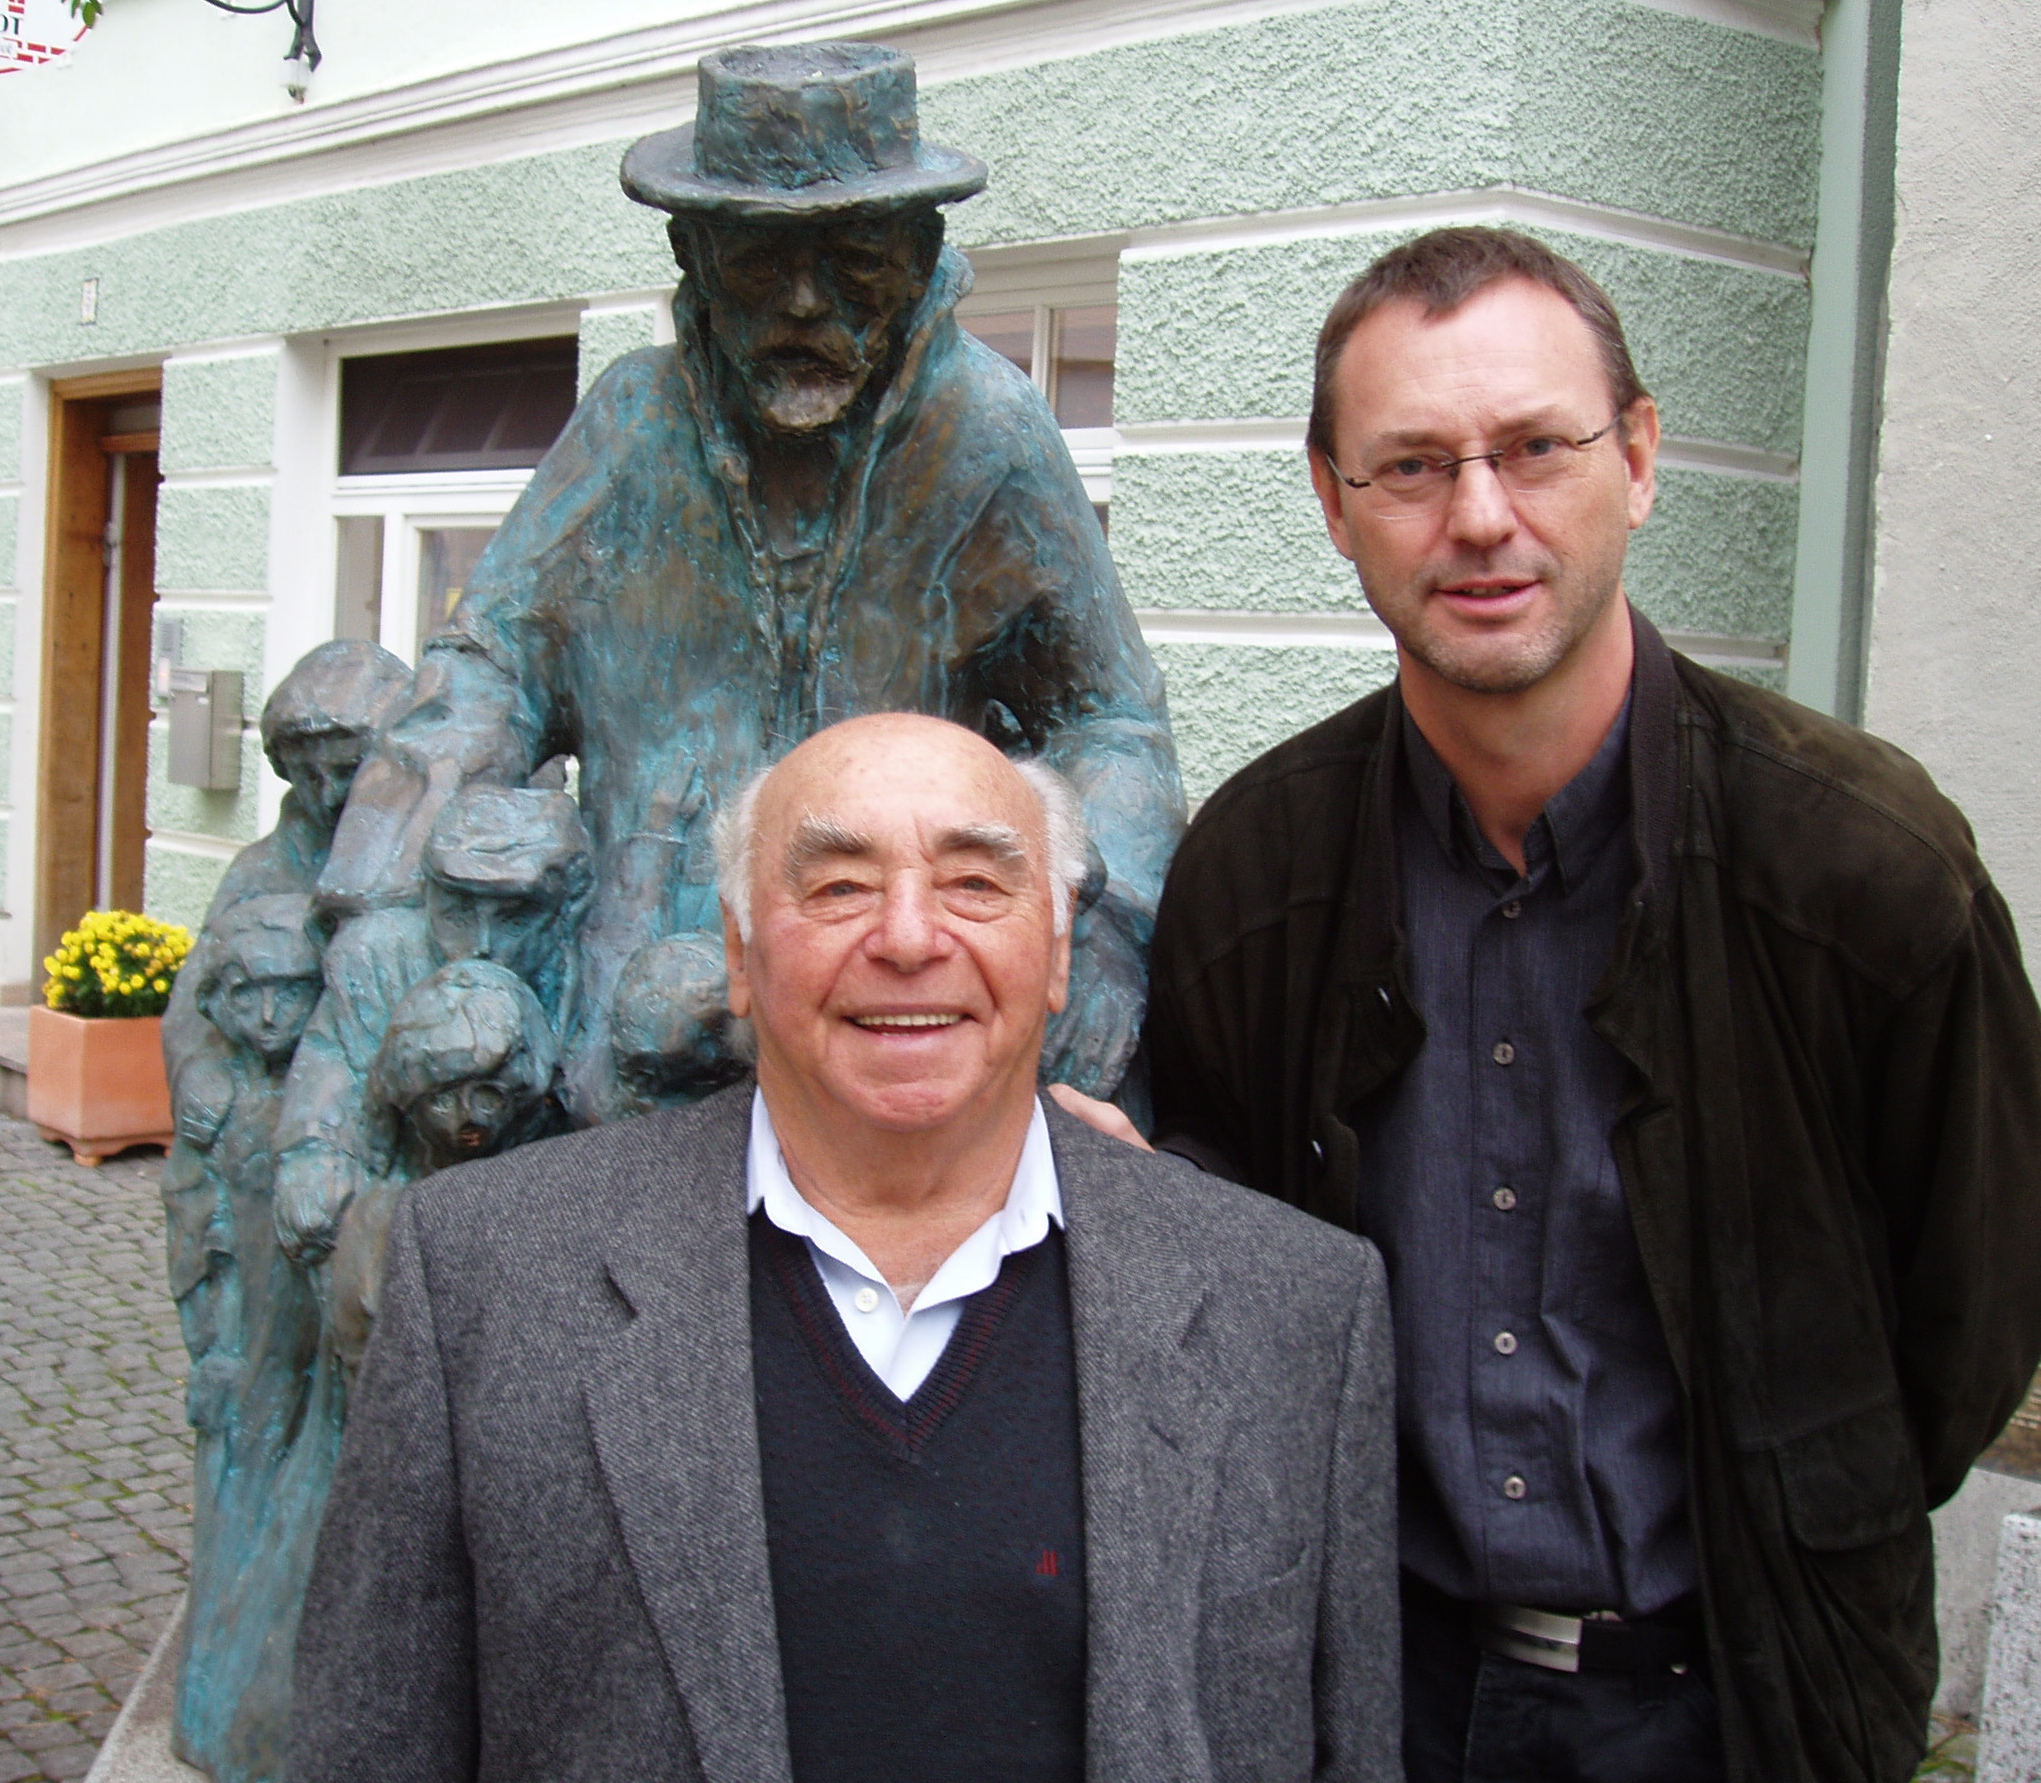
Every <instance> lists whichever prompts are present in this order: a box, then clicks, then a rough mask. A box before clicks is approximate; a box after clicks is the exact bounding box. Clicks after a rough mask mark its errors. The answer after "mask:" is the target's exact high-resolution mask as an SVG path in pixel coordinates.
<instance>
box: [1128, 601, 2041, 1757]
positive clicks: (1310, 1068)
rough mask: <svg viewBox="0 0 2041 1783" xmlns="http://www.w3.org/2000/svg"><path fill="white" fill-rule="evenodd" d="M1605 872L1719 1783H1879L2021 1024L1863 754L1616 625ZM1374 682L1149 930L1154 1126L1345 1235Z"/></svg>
mask: <svg viewBox="0 0 2041 1783" xmlns="http://www.w3.org/2000/svg"><path fill="white" fill-rule="evenodd" d="M1637 646H1638V648H1637V669H1636V679H1635V687H1634V695H1633V700H1634V704H1633V707H1632V727H1631V751H1630V753H1631V776H1632V794H1633V816H1632V835H1633V840H1634V845H1635V852H1636V866H1637V881H1636V889H1635V893H1634V895H1633V896H1632V897H1631V899H1630V900H1629V902H1628V905H1627V907H1626V910H1625V914H1624V918H1623V922H1622V927H1621V931H1620V934H1619V936H1618V939H1617V943H1616V947H1615V952H1614V954H1613V956H1612V957H1611V959H1610V961H1609V965H1608V969H1607V971H1606V973H1605V974H1604V976H1603V978H1602V981H1601V984H1600V986H1599V987H1598V989H1597V991H1596V993H1595V996H1594V999H1593V1001H1592V1002H1591V1003H1590V1005H1589V1009H1588V1018H1589V1021H1590V1023H1591V1024H1592V1025H1593V1027H1594V1029H1595V1031H1596V1032H1597V1033H1599V1034H1601V1035H1602V1036H1603V1038H1605V1039H1606V1040H1608V1041H1609V1042H1610V1044H1612V1045H1613V1046H1614V1047H1615V1048H1616V1049H1617V1050H1618V1051H1619V1052H1620V1053H1621V1054H1622V1055H1623V1056H1624V1058H1626V1059H1627V1060H1628V1061H1629V1062H1630V1064H1631V1065H1632V1066H1633V1067H1634V1078H1633V1083H1632V1088H1631V1091H1630V1094H1629V1096H1628V1098H1627V1101H1626V1103H1625V1107H1624V1111H1623V1113H1622V1115H1621V1116H1620V1118H1619V1119H1618V1121H1617V1124H1616V1127H1615V1130H1614V1134H1613V1145H1614V1150H1615V1156H1616V1160H1617V1165H1618V1168H1619V1169H1620V1171H1621V1175H1622V1180H1623V1185H1624V1191H1625V1193H1626V1195H1627V1197H1628V1200H1629V1205H1630V1214H1631V1220H1632V1223H1633V1225H1634V1227H1635V1230H1636V1233H1637V1241H1638V1245H1639V1247H1640V1248H1641V1250H1642V1252H1643V1256H1644V1264H1645V1269H1646V1273H1647V1275H1648V1277H1649V1279H1650V1283H1651V1291H1652V1295H1653V1298H1654V1300H1655V1301H1656V1303H1657V1308H1658V1312H1659V1316H1660V1318H1661V1320H1662V1321H1663V1324H1664V1327H1665V1332H1666V1337H1667V1340H1668V1342H1669V1344H1670V1346H1671V1349H1672V1354H1673V1358H1674V1362H1675V1364H1676V1366H1677V1368H1678V1370H1679V1375H1680V1381H1681V1390H1682V1395H1683V1399H1684V1404H1685V1412H1686V1420H1687V1432H1688V1452H1689V1468H1690V1475H1691V1489H1692V1506H1693V1518H1694V1533H1695V1537H1696V1541H1697V1544H1698V1547H1699V1551H1700V1556H1701V1567H1702V1574H1703V1595H1704V1597H1705V1600H1706V1605H1707V1611H1708V1630H1709V1640H1710V1646H1711V1650H1712V1653H1713V1657H1714V1675H1715V1682H1716V1689H1717V1693H1718V1695H1719V1696H1720V1699H1721V1703H1722V1713H1723V1722H1724V1734H1725V1739H1726V1743H1727V1749H1728V1752H1729V1754H1730V1767H1729V1769H1730V1776H1731V1777H1732V1778H1734V1779H1736V1780H1737V1783H1814V1780H1816V1779H1818V1780H1819V1783H1903V1780H1904V1779H1905V1778H1907V1777H1908V1776H1910V1774H1911V1772H1912V1769H1913V1766H1914V1764H1915V1762H1916V1761H1917V1759H1918V1756H1919V1754H1920V1751H1921V1748H1922V1744H1923V1736H1924V1730H1925V1727H1926V1722H1927V1711H1928V1703H1929V1699H1930V1697H1931V1696H1932V1694H1933V1689H1934V1680H1935V1672H1936V1646H1935V1623H1934V1565H1933V1553H1932V1543H1931V1539H1930V1535H1929V1525H1928V1517H1927V1512H1928V1508H1929V1506H1931V1505H1934V1504H1937V1503H1939V1502H1941V1501H1942V1500H1943V1499H1945V1498H1947V1497H1948V1496H1949V1495H1950V1494H1951V1493H1952V1492H1954V1491H1955V1490H1956V1488H1957V1486H1958V1485H1959V1484H1960V1483H1961V1482H1962V1479H1963V1476H1964V1473H1965V1471H1966V1469H1967V1468H1968V1467H1969V1465H1970V1463H1971V1461H1972V1459H1973V1458H1974V1457H1975V1456H1976V1455H1977V1454H1978V1452H1979V1451H1980V1450H1982V1449H1983V1448H1984V1446H1985V1445H1986V1444H1987V1443H1988V1442H1989V1441H1990V1440H1991V1439H1992V1437H1993V1436H1994V1435H1995V1434H1996V1433H1997V1431H1998V1429H1999V1427H2000V1426H2001V1425H2002V1424H2003V1423H2004V1422H2005V1420H2006V1418H2007V1417H2008V1416H2009V1415H2010V1413H2011V1412H2012V1410H2013V1408H2014V1407H2015V1405H2016V1404H2017V1403H2018V1401H2019V1398H2020V1395H2021V1393H2022V1392H2023V1391H2024V1390H2025V1388H2026V1386H2027V1383H2028V1381H2029V1379H2030V1378H2031V1377H2032V1375H2033V1373H2034V1368H2035V1363H2036V1359H2037V1356H2041V1012H2037V1010H2036V1007H2035V1002H2034V995H2033V992H2032V990H2031V989H2030V987H2029V985H2028V981H2027V976H2026V973H2025V971H2024V969H2023V968H2022V966H2021V963H2020V950H2019V943H2018V941H2017V939H2016V938H2015V936H2014V933H2013V925H2012V921H2011V918H2010V916H2009V915H2008V913H2007V910H2006V907H2005V904H2004V902H2003V900H2001V898H2000V897H1999V895H1998V893H1997V892H1996V891H1995V890H1994V889H1993V887H1992V885H1991V882H1990V881H1989V879H1988V878H1987V877H1986V875H1985V871H1984V868H1983V866H1982V865H1981V863H1980V862H1979V860H1978V858H1977V852H1976V848H1975V846H1974V843H1973V841H1972V838H1971V834H1970V829H1969V826H1968V825H1967V824H1966V823H1965V822H1964V819H1963V816H1962V814H1961V813H1960V812H1959V811H1957V810H1956V808H1955V807H1954V806H1953V805H1951V804H1950V803H1949V801H1948V800H1947V799H1945V798H1943V797H1942V796H1941V794H1939V793H1938V792H1937V791H1936V790H1935V788H1934V786H1933V785H1932V784H1931V783H1930V781H1929V779H1928V777H1927V775H1926V774H1925V773H1924V772H1923V771H1922V770H1921V768H1920V767H1919V766H1918V764H1916V763H1915V762H1913V761H1912V760H1910V759H1909V758H1908V757H1906V756H1904V755H1902V754H1901V753H1900V752H1899V751H1898V750H1896V749H1894V748H1892V747H1890V746H1889V745H1887V744H1884V743H1881V742H1879V741H1877V740H1876V739H1875V738H1872V737H1867V736H1865V735H1863V734H1862V733H1861V732H1858V731H1855V730H1852V729H1850V728H1849V727H1847V726H1845V725H1842V724H1839V723H1836V722H1835V721H1833V720H1831V719H1828V718H1824V717H1821V716H1820V715H1819V714H1817V713H1814V712H1810V711H1807V710H1805V709H1804V708H1802V707H1799V706H1796V705H1794V704H1792V703H1791V702H1790V701H1788V700H1785V699H1782V698H1781V697H1779V696H1778V695H1776V694H1772V693H1767V692H1763V691H1761V690H1759V689H1756V688H1752V687H1748V686H1745V685H1742V684H1741V683H1738V682H1735V681H1731V680H1728V679H1726V678H1725V677H1723V676H1720V675H1716V674H1712V673H1710V672H1709V671H1708V670H1706V669H1702V668H1699V667H1697V666H1696V665H1694V664H1693V663H1690V662H1688V661H1686V660H1684V659H1683V658H1680V657H1677V656H1675V655H1674V654H1673V653H1672V652H1671V651H1669V650H1668V649H1667V648H1666V646H1665V644H1664V643H1663V641H1662V640H1661V639H1660V638H1659V636H1658V634H1657V633H1656V632H1655V631H1653V630H1652V629H1651V627H1650V626H1649V625H1648V624H1646V623H1645V622H1643V621H1642V620H1641V619H1640V620H1639V621H1638V622H1637ZM1398 703H1399V702H1398V695H1397V692H1396V690H1395V689H1394V688H1391V689H1388V690H1387V691H1385V692H1383V693H1379V694H1375V695H1372V696H1371V697H1369V698H1367V699H1365V700H1362V701H1361V702H1360V703H1359V704H1358V705H1355V706H1352V707H1349V708H1348V709H1347V710H1346V711H1344V712H1342V713H1339V714H1338V715H1337V716H1335V717H1333V718H1329V719H1327V720H1326V721H1325V722H1324V723H1323V724H1320V725H1318V726H1316V727H1314V728H1313V729H1311V730H1308V731H1306V732H1304V733H1303V734H1302V735H1301V736H1298V737H1294V738H1292V739H1291V740H1290V741H1289V742H1287V743H1285V744H1283V745H1281V746H1280V747H1279V748H1277V749H1274V750H1272V751H1270V753H1269V754H1267V755H1265V756H1264V757H1262V759H1261V760H1259V761H1257V762H1255V763H1254V764H1252V765H1251V766H1250V767H1248V768H1246V769H1244V770H1243V771H1242V772H1241V773H1239V774H1237V775H1235V776H1234V778H1233V779H1232V780H1230V781H1228V782H1227V783H1226V785H1225V786H1223V787H1221V788H1220V790H1219V791H1218V792H1217V793H1215V794H1214V795H1213V797H1212V798H1211V800H1210V801H1209V802H1208V803H1207V804H1206V806H1205V808H1204V810H1203V811H1202V813H1200V815H1199V817H1198V820H1197V822H1196V823H1195V824H1194V825H1193V826H1192V828H1191V831H1190V833H1189V835H1188V836H1187V837H1186V839H1185V841H1184V843H1183V846H1182V848H1181V850H1180V851H1179V852H1178V854H1177V856H1176V860H1175V864H1174V865H1173V867H1172V868H1171V870H1170V875H1169V880H1168V885H1167V888H1166V890H1165V892H1164V895H1163V901H1162V908H1161V913H1160V917H1159V921H1158V925H1157V928H1156V935H1155V953H1154V966H1153V986H1152V992H1151V998H1152V1000H1151V1003H1150V1013H1149V1021H1148V1045H1149V1048H1150V1055H1151V1058H1152V1061H1153V1065H1154V1072H1155V1104H1156V1115H1157V1131H1158V1134H1159V1135H1160V1136H1161V1137H1162V1138H1163V1139H1164V1140H1165V1141H1173V1142H1175V1143H1176V1144H1177V1147H1178V1149H1181V1150H1183V1151H1185V1152H1188V1153H1192V1154H1195V1155H1199V1156H1200V1157H1201V1159H1202V1160H1203V1161H1205V1162H1207V1163H1208V1164H1209V1165H1210V1166H1211V1167H1213V1168H1217V1169H1219V1170H1222V1171H1224V1172H1225V1173H1226V1174H1229V1175H1232V1176H1235V1177H1238V1178H1239V1179H1240V1180H1242V1181H1244V1182H1247V1183H1250V1184H1252V1185H1254V1186H1255V1187H1257V1188H1260V1189H1263V1190H1266V1191H1267V1192H1268V1193H1270V1194H1272V1195H1276V1196H1278V1197H1280V1198H1281V1199H1283V1200H1285V1201H1289V1202H1292V1203H1294V1204H1295V1205H1297V1206H1299V1207H1302V1208H1305V1209H1307V1210H1308V1211H1310V1212H1312V1213H1315V1214H1318V1215H1320V1216H1321V1217H1322V1218H1324V1219H1327V1220H1330V1221H1331V1222H1332V1223H1334V1224H1335V1225H1340V1226H1347V1227H1352V1226H1354V1225H1355V1223H1356V1216H1355V1208H1356V1205H1357V1197H1356V1190H1357V1182H1356V1174H1357V1170H1358V1155H1359V1154H1358V1148H1357V1146H1356V1143H1355V1139H1354V1133H1353V1128H1352V1125H1351V1122H1352V1120H1353V1118H1354V1115H1355V1113H1356V1111H1357V1110H1359V1109H1360V1108H1361V1107H1362V1106H1363V1105H1364V1104H1365V1103H1366V1101H1367V1099H1368V1098H1369V1097H1371V1096H1374V1095H1379V1094H1382V1093H1383V1092H1384V1091H1385V1089H1386V1087H1387V1086H1388V1085H1390V1084H1391V1083H1392V1082H1393V1081H1394V1080H1395V1078H1396V1077H1397V1075H1398V1073H1400V1072H1401V1071H1402V1070H1403V1068H1404V1067H1405V1066H1406V1065H1407V1064H1408V1063H1409V1062H1410V1060H1411V1059H1412V1058H1413V1057H1414V1056H1415V1054H1416V1052H1417V1050H1418V1048H1419V1046H1420V1044H1421V1043H1422V1041H1423V1038H1424V1031H1423V1028H1422V1026H1421V1025H1420V1023H1419V1021H1418V1018H1417V1016H1416V1014H1415V1012H1414V1011H1413V1009H1412V1007H1411V1004H1410V999H1409V996H1408V994H1407V990H1406V979H1405V966H1404V947H1403V939H1402V935H1401V932H1400V919H1399V914H1398V898H1397V869H1396V859H1395V852H1394V837H1395V826H1394V824H1393V823H1392V821H1391V804H1390V794H1391V791H1392V788H1393V787H1394V785H1395V776H1396V772H1397V765H1396V754H1397V748H1396V739H1397V735H1398Z"/></svg>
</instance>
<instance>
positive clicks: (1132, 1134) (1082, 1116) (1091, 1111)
mask: <svg viewBox="0 0 2041 1783" xmlns="http://www.w3.org/2000/svg"><path fill="white" fill-rule="evenodd" d="M1049 1094H1050V1095H1051V1096H1053V1097H1055V1099H1056V1105H1057V1106H1058V1107H1059V1108H1061V1109H1062V1110H1063V1112H1064V1113H1065V1114H1074V1115H1075V1116H1076V1117H1077V1118H1078V1119H1079V1120H1081V1121H1082V1122H1083V1123H1084V1124H1085V1125H1086V1126H1087V1127H1095V1128H1097V1129H1098V1131H1099V1132H1101V1133H1103V1134H1104V1135H1105V1136H1106V1137H1107V1138H1108V1139H1119V1140H1124V1141H1125V1142H1126V1143H1127V1144H1128V1145H1134V1146H1139V1147H1140V1148H1141V1150H1143V1151H1144V1152H1152V1151H1153V1150H1154V1149H1155V1147H1154V1146H1152V1145H1150V1144H1149V1143H1148V1141H1147V1140H1145V1139H1143V1138H1142V1137H1141V1129H1140V1128H1139V1127H1137V1126H1135V1125H1134V1123H1133V1122H1132V1121H1130V1120H1129V1119H1128V1118H1127V1115H1126V1111H1125V1110H1124V1109H1122V1108H1120V1107H1119V1106H1118V1104H1116V1103H1112V1102H1101V1101H1099V1100H1098V1098H1097V1097H1095V1096H1087V1095H1086V1094H1085V1093H1084V1092H1083V1091H1082V1090H1073V1089H1072V1088H1071V1087H1070V1086H1069V1085H1068V1084H1067V1083H1052V1084H1051V1085H1050V1086H1049Z"/></svg>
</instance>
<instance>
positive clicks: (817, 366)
mask: <svg viewBox="0 0 2041 1783" xmlns="http://www.w3.org/2000/svg"><path fill="white" fill-rule="evenodd" d="M752 359H753V362H754V363H756V364H760V365H780V366H786V367H788V368H789V369H804V368H812V369H814V370H818V371H823V372H829V373H833V374H835V375H836V376H838V377H853V376H855V375H856V374H857V373H858V372H860V371H863V370H865V369H866V368H867V366H868V364H869V358H868V356H867V354H866V352H865V347H864V343H863V342H861V341H860V340H859V339H858V337H857V336H856V335H854V334H853V333H851V331H850V330H849V329H847V328H840V327H826V328H820V329H816V330H814V331H813V332H809V331H806V330H803V331H801V332H799V333H795V332H793V331H791V330H775V331H774V332H773V333H772V334H769V335H767V336H766V337H765V339H764V340H762V341H760V342H759V343H758V345H757V347H756V348H755V349H754V350H753V353H752Z"/></svg>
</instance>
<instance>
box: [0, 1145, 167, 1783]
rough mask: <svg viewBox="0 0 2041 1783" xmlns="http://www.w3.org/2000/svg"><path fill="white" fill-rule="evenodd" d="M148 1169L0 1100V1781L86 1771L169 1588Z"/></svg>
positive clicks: (157, 1263) (158, 1299)
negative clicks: (72, 1150) (87, 1160)
mask: <svg viewBox="0 0 2041 1783" xmlns="http://www.w3.org/2000/svg"><path fill="white" fill-rule="evenodd" d="M161 1168H162V1160H161V1158H160V1157H159V1156H157V1154H155V1153H154V1152H139V1151H138V1152H135V1153H132V1154H130V1155H129V1156H126V1157H122V1158H118V1159H115V1160H112V1161H111V1162H109V1163H106V1164H104V1165H102V1166H100V1167H99V1168H98V1169H97V1170H88V1169H86V1168H84V1167H83V1166H81V1165H78V1164H74V1163H72V1162H71V1161H70V1154H69V1153H68V1152H67V1151H65V1150H64V1149H63V1147H61V1146H53V1145H45V1144H44V1143H43V1142H42V1141H41V1140H40V1139H38V1138H37V1137H36V1134H35V1129H34V1128H33V1127H30V1126H28V1125H26V1124H24V1123H23V1122H21V1121H14V1120H7V1119H5V1118H0V1783H27V1780H28V1779H42V1778H47V1779H50V1780H51V1783H56V1780H58V1779H64V1778H73V1777H81V1776H83V1775H84V1773H85V1771H86V1770H87V1768H88V1767H89V1766H90V1765H91V1763H92V1757H93V1754H94V1752H96V1751H97V1749H98V1746H99V1742H100V1741H101V1740H102V1739H104V1738H105V1737H106V1732H107V1729H108V1728H110V1727H111V1726H112V1725H113V1718H114V1714H115V1712H116V1710H117V1709H118V1708H119V1706H120V1704H121V1701H122V1699H123V1698H124V1697H125V1696H126V1695H127V1692H128V1689H129V1687H130V1686H131V1685H132V1684H133V1682H134V1680H135V1676H136V1674H137V1673H138V1672H139V1671H140V1670H141V1668H142V1663H143V1661H144V1660H146V1659H147V1658H148V1656H149V1650H150V1648H151V1647H153V1646H154V1645H155V1641H156V1637H157V1636H158V1635H159V1634H160V1633H161V1632H162V1630H163V1627H164V1625H165V1624H166V1623H167V1622H168V1621H169V1619H170V1617H171V1615H172V1614H173V1613H174V1612H175V1610H176V1608H177V1600H178V1596H179V1594H180V1593H181V1592H182V1591H183V1589H184V1574H185V1567H186V1563H187V1561H188V1559H189V1555H190V1541H191V1441H190V1432H189V1430H188V1429H187V1428H186V1426H185V1422H184V1369H185V1357H184V1345H183V1342H182V1341H181V1339H180V1338H179V1336H178V1330H177V1315H176V1313H175V1311H174V1310H173V1309H172V1307H171V1305H170V1299H169V1294H168V1291H167V1290H166V1288H165V1287H164V1279H163V1216H162V1208H161V1204H160V1203H159V1202H158V1200H157V1198H156V1179H157V1175H158V1173H159V1171H160V1170H161Z"/></svg>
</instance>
